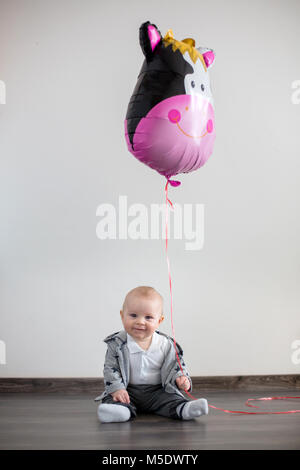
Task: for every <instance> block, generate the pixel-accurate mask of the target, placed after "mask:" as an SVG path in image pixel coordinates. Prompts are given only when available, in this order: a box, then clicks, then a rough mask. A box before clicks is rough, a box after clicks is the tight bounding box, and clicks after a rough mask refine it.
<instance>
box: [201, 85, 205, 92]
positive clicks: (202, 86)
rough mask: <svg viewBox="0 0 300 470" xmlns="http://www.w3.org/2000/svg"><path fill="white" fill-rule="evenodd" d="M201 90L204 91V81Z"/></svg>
mask: <svg viewBox="0 0 300 470" xmlns="http://www.w3.org/2000/svg"><path fill="white" fill-rule="evenodd" d="M201 90H202V91H204V85H203V83H202V85H201Z"/></svg>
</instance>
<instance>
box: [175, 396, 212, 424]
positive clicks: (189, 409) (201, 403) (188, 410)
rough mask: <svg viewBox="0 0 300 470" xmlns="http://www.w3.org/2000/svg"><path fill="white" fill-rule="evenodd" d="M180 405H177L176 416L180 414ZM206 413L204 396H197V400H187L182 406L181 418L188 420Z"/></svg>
mask: <svg viewBox="0 0 300 470" xmlns="http://www.w3.org/2000/svg"><path fill="white" fill-rule="evenodd" d="M181 407H182V405H178V406H177V408H176V411H177V414H178V416H180V409H181ZM207 414H208V403H207V400H206V399H205V398H199V399H198V400H193V401H188V402H187V403H186V404H185V405H183V407H182V413H181V416H182V419H184V420H188V419H193V418H197V417H198V416H201V415H207Z"/></svg>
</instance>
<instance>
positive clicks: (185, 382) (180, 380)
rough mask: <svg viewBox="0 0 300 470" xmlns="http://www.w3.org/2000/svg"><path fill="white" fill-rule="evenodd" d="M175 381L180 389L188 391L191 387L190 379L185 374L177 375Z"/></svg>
mask: <svg viewBox="0 0 300 470" xmlns="http://www.w3.org/2000/svg"><path fill="white" fill-rule="evenodd" d="M175 382H176V385H177V387H178V388H180V389H181V390H187V391H188V390H189V389H190V388H191V387H190V381H189V379H188V378H187V377H186V376H185V375H182V376H181V377H177V379H176V380H175Z"/></svg>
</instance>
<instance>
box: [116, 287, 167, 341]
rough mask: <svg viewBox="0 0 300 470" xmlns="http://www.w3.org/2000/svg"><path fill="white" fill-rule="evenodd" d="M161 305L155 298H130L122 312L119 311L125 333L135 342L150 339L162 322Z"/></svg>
mask: <svg viewBox="0 0 300 470" xmlns="http://www.w3.org/2000/svg"><path fill="white" fill-rule="evenodd" d="M161 312H162V303H161V299H160V298H159V297H157V296H153V297H152V298H145V297H140V296H138V297H137V296H132V297H130V298H129V299H128V300H127V304H126V307H125V308H124V311H122V310H121V311H120V313H121V318H122V322H123V326H124V329H125V331H126V332H127V333H128V334H129V335H130V336H132V337H133V338H134V339H135V340H136V341H146V340H147V339H150V338H151V337H152V335H153V333H154V332H155V330H157V328H158V326H159V325H160V323H161V322H162V321H163V317H162V316H161Z"/></svg>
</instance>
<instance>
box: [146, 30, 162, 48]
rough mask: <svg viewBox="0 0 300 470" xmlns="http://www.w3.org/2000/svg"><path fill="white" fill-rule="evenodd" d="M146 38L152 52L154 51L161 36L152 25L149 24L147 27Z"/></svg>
mask: <svg viewBox="0 0 300 470" xmlns="http://www.w3.org/2000/svg"><path fill="white" fill-rule="evenodd" d="M148 36H149V40H150V45H151V49H152V51H154V49H155V48H156V46H157V44H158V43H159V42H160V40H161V35H160V34H159V32H158V31H157V29H156V28H155V26H153V25H152V24H150V25H149V26H148Z"/></svg>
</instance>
